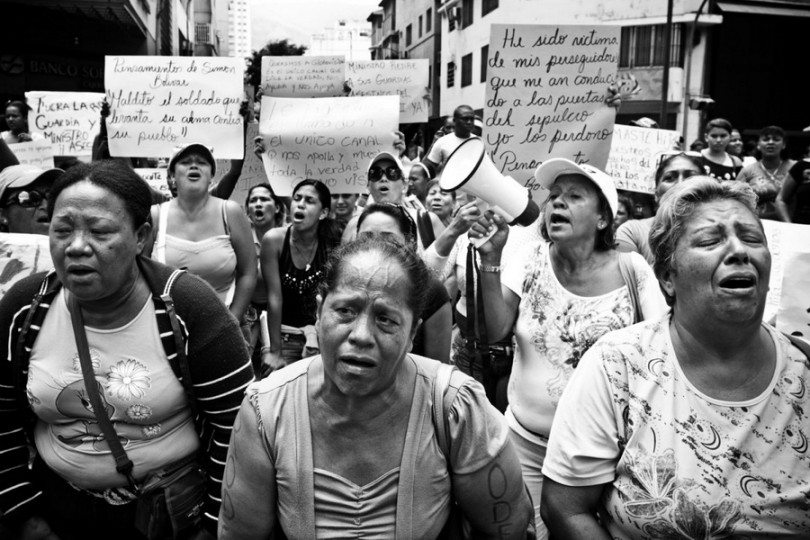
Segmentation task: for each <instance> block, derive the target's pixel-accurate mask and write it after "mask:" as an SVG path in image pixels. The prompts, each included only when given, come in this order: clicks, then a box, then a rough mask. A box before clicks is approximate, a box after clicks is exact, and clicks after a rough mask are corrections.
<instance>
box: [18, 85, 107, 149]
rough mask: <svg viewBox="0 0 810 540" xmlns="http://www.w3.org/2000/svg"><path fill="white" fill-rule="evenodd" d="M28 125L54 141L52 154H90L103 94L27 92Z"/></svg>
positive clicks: (96, 130) (97, 128) (32, 129)
mask: <svg viewBox="0 0 810 540" xmlns="http://www.w3.org/2000/svg"><path fill="white" fill-rule="evenodd" d="M25 99H26V100H27V101H28V105H29V106H30V107H31V110H30V111H29V112H28V127H29V128H30V129H31V131H34V132H38V133H42V134H43V135H44V136H45V138H46V139H48V140H49V141H51V143H53V155H56V156H75V157H84V158H88V160H89V158H90V155H91V154H92V153H93V138H94V137H95V136H96V135H98V132H99V121H100V118H99V115H100V112H101V102H102V101H103V100H104V94H99V93H95V92H26V93H25Z"/></svg>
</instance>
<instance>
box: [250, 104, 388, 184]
mask: <svg viewBox="0 0 810 540" xmlns="http://www.w3.org/2000/svg"><path fill="white" fill-rule="evenodd" d="M398 122H399V98H398V97H397V96H369V97H344V98H313V99H287V98H273V97H265V98H264V99H262V112H261V121H260V123H259V133H260V134H261V136H262V137H263V138H264V148H265V153H264V154H262V161H263V162H264V169H265V172H266V173H267V179H268V180H269V181H270V184H271V185H272V186H273V190H274V191H275V192H276V194H277V195H279V196H281V197H289V196H290V195H292V190H293V187H295V184H297V183H298V182H300V181H301V180H304V179H305V178H314V179H316V180H320V181H322V182H324V183H325V184H326V186H327V187H328V188H329V189H330V190H331V191H332V193H363V192H365V190H366V169H367V168H368V163H369V161H371V158H372V157H374V156H375V155H376V154H377V153H379V152H381V151H382V150H388V151H392V150H393V144H394V137H395V131H396V130H397V125H398Z"/></svg>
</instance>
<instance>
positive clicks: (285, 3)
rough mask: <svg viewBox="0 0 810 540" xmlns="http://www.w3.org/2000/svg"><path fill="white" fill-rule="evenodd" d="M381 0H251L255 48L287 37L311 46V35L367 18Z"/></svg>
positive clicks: (297, 42) (299, 43)
mask: <svg viewBox="0 0 810 540" xmlns="http://www.w3.org/2000/svg"><path fill="white" fill-rule="evenodd" d="M379 3H380V0H250V9H251V17H252V29H251V30H252V34H253V38H252V48H253V49H254V50H257V49H260V48H262V47H263V46H264V45H265V44H266V43H267V42H268V41H270V40H271V39H283V38H287V39H289V40H290V41H292V42H293V43H295V44H297V45H307V46H309V38H310V35H311V34H314V33H318V32H321V31H323V29H324V28H326V27H331V26H335V25H336V24H337V21H338V20H339V19H346V20H349V21H351V20H360V21H365V20H366V18H367V17H368V16H369V14H370V13H371V12H372V11H374V10H376V9H378V5H379Z"/></svg>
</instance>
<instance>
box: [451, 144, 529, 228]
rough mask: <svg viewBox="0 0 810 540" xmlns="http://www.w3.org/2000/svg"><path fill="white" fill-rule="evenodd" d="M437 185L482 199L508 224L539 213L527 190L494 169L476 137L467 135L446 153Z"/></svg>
mask: <svg viewBox="0 0 810 540" xmlns="http://www.w3.org/2000/svg"><path fill="white" fill-rule="evenodd" d="M439 187H440V188H442V189H443V190H445V191H455V190H457V189H461V190H462V191H465V192H466V193H469V194H470V195H474V196H476V197H478V198H480V199H482V200H483V201H484V202H486V203H487V204H488V205H489V208H488V209H489V210H492V211H493V212H495V213H496V214H499V215H500V216H501V217H503V218H504V219H505V220H506V221H507V222H509V225H522V226H524V227H526V226H528V225H531V224H532V223H534V221H535V220H536V219H537V217H538V216H539V215H540V208H539V207H538V206H537V203H535V202H534V201H533V200H532V196H531V193H530V192H529V190H528V189H526V188H525V187H523V186H521V185H520V183H518V182H517V181H516V180H515V179H514V178H512V177H510V176H504V175H502V174H501V173H500V171H498V169H497V167H495V164H494V163H492V160H491V159H490V158H489V156H488V155H487V152H486V149H485V148H484V141H482V140H481V139H480V138H478V137H471V138H469V139H467V140H466V141H464V142H463V143H461V144H460V145H459V146H458V147H457V148H456V149H455V151H453V153H452V154H450V157H448V158H447V163H446V164H445V166H444V171H442V176H441V179H439Z"/></svg>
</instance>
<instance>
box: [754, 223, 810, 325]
mask: <svg viewBox="0 0 810 540" xmlns="http://www.w3.org/2000/svg"><path fill="white" fill-rule="evenodd" d="M762 225H763V227H764V229H765V235H766V236H767V238H768V249H769V250H770V252H771V276H770V281H769V288H768V296H767V299H766V302H765V314H764V316H763V318H764V319H765V320H766V321H771V322H775V324H774V326H776V328H777V329H779V330H781V331H782V332H787V333H788V334H794V335H799V336H802V337H803V338H804V339H808V340H810V311H809V310H810V276H808V273H807V268H810V245H808V244H807V241H806V239H807V238H808V236H810V225H800V224H796V223H782V222H780V221H771V220H769V219H763V220H762Z"/></svg>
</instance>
